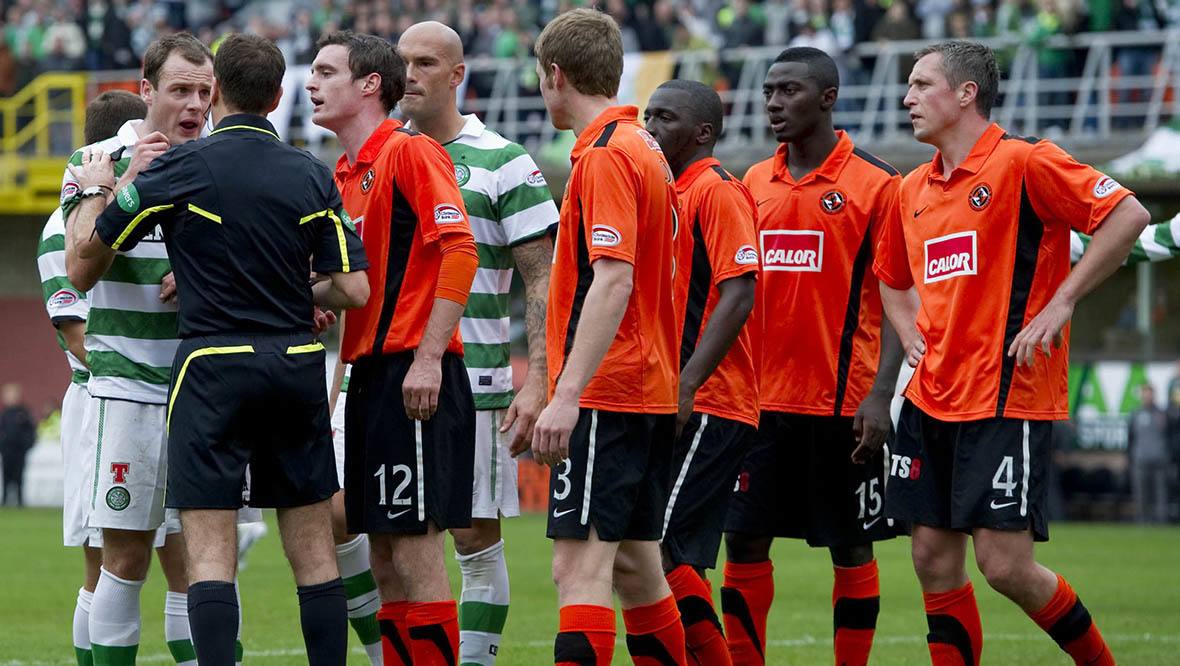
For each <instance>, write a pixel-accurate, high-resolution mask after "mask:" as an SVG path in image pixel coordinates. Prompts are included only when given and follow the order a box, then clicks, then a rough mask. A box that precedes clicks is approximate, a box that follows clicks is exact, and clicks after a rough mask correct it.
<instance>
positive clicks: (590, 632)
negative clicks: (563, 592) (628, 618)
mask: <svg viewBox="0 0 1180 666" xmlns="http://www.w3.org/2000/svg"><path fill="white" fill-rule="evenodd" d="M614 654H615V610H614V609H613V608H607V607H605V606H595V605H593V604H572V605H569V606H562V607H561V615H560V619H559V620H558V627H557V640H556V641H554V642H553V663H555V664H557V666H610V662H611V658H613V657H614Z"/></svg>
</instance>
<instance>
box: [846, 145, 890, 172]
mask: <svg viewBox="0 0 1180 666" xmlns="http://www.w3.org/2000/svg"><path fill="white" fill-rule="evenodd" d="M852 154H853V155H856V156H857V157H859V158H861V159H862V160H864V161H866V162H868V163H869V164H872V165H873V166H875V167H877V168H878V169H880V170H882V171H884V172H885V173H887V174H889V175H890V176H899V175H901V172H899V171H898V170H897V169H894V168H893V165H892V164H890V163H888V162H886V161H885V160H883V159H881V158H880V157H877V156H876V155H874V154H872V153H870V152H869V151H867V150H861V149H860V148H855V147H854V148H853V149H852Z"/></svg>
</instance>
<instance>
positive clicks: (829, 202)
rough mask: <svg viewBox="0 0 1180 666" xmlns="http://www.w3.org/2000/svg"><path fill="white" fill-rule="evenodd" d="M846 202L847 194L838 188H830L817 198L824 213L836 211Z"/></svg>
mask: <svg viewBox="0 0 1180 666" xmlns="http://www.w3.org/2000/svg"><path fill="white" fill-rule="evenodd" d="M846 203H848V195H846V194H844V193H843V192H841V191H840V190H832V191H831V192H828V193H827V194H825V195H823V196H822V197H820V198H819V207H820V208H823V209H824V212H825V213H838V212H840V210H841V209H843V208H844V204H846Z"/></svg>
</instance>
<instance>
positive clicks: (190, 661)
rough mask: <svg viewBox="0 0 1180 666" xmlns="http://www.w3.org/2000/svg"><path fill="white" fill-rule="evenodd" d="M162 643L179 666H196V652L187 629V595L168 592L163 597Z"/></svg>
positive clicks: (190, 633)
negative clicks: (166, 644)
mask: <svg viewBox="0 0 1180 666" xmlns="http://www.w3.org/2000/svg"><path fill="white" fill-rule="evenodd" d="M164 641H165V642H166V643H168V651H169V652H171V653H172V659H173V660H175V661H176V663H177V664H178V665H179V666H197V652H196V650H194V649H193V636H192V632H191V631H190V630H189V627H188V594H186V593H184V592H171V591H169V592H168V593H167V594H165V595H164Z"/></svg>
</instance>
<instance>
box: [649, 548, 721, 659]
mask: <svg viewBox="0 0 1180 666" xmlns="http://www.w3.org/2000/svg"><path fill="white" fill-rule="evenodd" d="M665 578H667V579H668V586H669V587H671V588H672V596H674V597H676V606H677V607H678V608H679V609H680V623H681V624H683V625H684V643H685V648H686V650H687V653H686V656H687V657H688V659H689V662H690V663H692V664H700V665H702V666H730V663H731V662H730V660H729V645H728V644H726V642H725V635H724V634H723V633H721V620H720V619H718V617H717V611H715V610H713V591H712V590H711V589H710V588H709V581H708V580H707V579H704V578H702V577H701V576H700V575H698V574H697V572H696V570H695V569H693V568H692V567H690V566H688V565H687V564H682V565H680V566H678V567H676V568H675V569H673V570H672V571H670V572H668V574H667V575H666V576H665Z"/></svg>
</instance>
